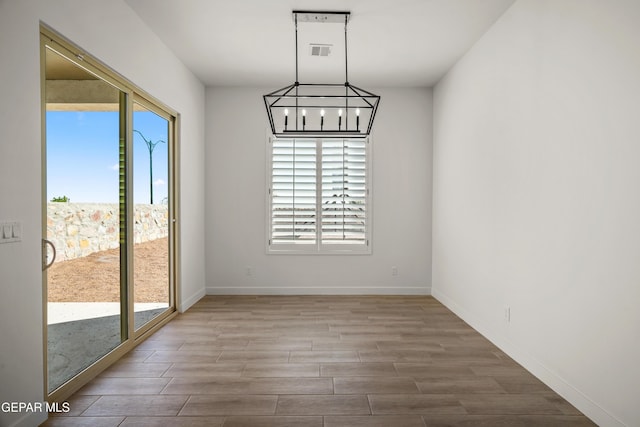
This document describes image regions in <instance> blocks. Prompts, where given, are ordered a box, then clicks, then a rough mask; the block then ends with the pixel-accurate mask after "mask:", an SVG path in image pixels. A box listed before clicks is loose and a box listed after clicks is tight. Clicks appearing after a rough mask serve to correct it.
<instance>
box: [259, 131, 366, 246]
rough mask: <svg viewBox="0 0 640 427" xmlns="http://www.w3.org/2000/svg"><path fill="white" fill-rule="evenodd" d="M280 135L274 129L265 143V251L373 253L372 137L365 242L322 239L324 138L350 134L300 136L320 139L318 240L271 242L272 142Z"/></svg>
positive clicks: (318, 147)
mask: <svg viewBox="0 0 640 427" xmlns="http://www.w3.org/2000/svg"><path fill="white" fill-rule="evenodd" d="M277 139H281V140H282V139H295V138H278V137H275V136H273V135H271V134H270V133H268V136H267V142H266V144H265V160H266V168H265V171H266V176H265V187H266V188H265V195H266V198H265V202H266V203H265V253H266V254H267V255H371V254H372V252H373V244H372V243H373V242H372V238H371V237H372V234H373V233H372V229H373V197H372V195H373V179H372V176H373V174H372V164H373V143H372V137H371V136H369V137H367V138H365V139H364V140H365V149H366V152H365V158H366V161H365V183H366V196H365V200H366V201H365V207H366V213H367V214H366V222H365V243H364V244H348V243H322V141H323V140H331V139H349V138H319V137H316V138H298V139H305V140H315V141H316V165H317V167H316V182H315V183H316V195H317V198H316V220H317V223H316V239H315V242H314V243H307V244H305V243H275V244H272V243H271V238H272V236H271V233H272V228H271V227H272V220H273V218H272V194H271V191H272V188H271V186H272V174H273V157H272V155H273V148H272V144H273V141H274V140H277Z"/></svg>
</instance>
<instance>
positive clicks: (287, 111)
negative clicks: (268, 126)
mask: <svg viewBox="0 0 640 427" xmlns="http://www.w3.org/2000/svg"><path fill="white" fill-rule="evenodd" d="M288 121H289V109H288V108H285V109H284V130H287V124H288V123H287V122H288Z"/></svg>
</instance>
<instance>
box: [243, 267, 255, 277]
mask: <svg viewBox="0 0 640 427" xmlns="http://www.w3.org/2000/svg"><path fill="white" fill-rule="evenodd" d="M244 272H245V274H246V275H247V276H253V267H249V266H247V267H245V268H244Z"/></svg>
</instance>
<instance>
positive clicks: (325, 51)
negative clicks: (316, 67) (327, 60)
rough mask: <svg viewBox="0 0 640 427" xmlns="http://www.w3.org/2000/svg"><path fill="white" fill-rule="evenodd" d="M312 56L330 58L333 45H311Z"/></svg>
mask: <svg viewBox="0 0 640 427" xmlns="http://www.w3.org/2000/svg"><path fill="white" fill-rule="evenodd" d="M309 47H310V51H311V56H329V55H331V48H332V47H333V45H332V44H316V43H311V44H309Z"/></svg>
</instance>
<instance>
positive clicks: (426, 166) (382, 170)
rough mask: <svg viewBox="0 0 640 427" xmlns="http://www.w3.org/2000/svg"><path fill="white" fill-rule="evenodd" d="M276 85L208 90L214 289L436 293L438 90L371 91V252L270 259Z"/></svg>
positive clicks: (208, 232)
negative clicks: (270, 105) (269, 181)
mask: <svg viewBox="0 0 640 427" xmlns="http://www.w3.org/2000/svg"><path fill="white" fill-rule="evenodd" d="M272 89H273V88H250V89H249V88H211V89H208V90H207V96H206V99H207V109H206V116H207V120H206V123H207V125H206V138H207V147H206V164H207V173H206V182H207V184H206V187H207V196H206V205H207V207H206V212H207V214H206V217H207V229H206V242H207V243H206V245H207V252H206V254H207V293H209V294H427V293H429V292H430V288H431V282H430V279H431V262H430V259H431V243H430V241H431V154H432V144H431V137H432V128H431V117H432V110H431V105H432V101H431V98H432V94H431V91H430V90H429V89H380V90H373V92H374V93H378V94H380V95H381V96H382V101H381V103H380V108H379V111H378V115H377V117H376V121H375V123H374V125H373V132H372V135H373V142H372V144H373V194H372V197H373V237H372V244H373V254H372V255H357V256H332V255H266V254H265V246H266V245H265V239H266V237H265V236H266V233H265V227H266V224H267V221H266V220H265V216H266V207H265V203H266V190H267V188H266V184H265V180H266V173H265V170H266V160H265V159H266V141H267V129H268V126H269V125H268V122H267V115H266V111H265V107H264V103H263V101H262V95H263V94H265V93H268V92H270V91H271V90H272ZM247 266H250V267H252V268H253V275H251V276H247V275H246V274H245V267H247ZM392 266H396V267H397V268H398V276H397V277H392V276H391V267H392Z"/></svg>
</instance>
